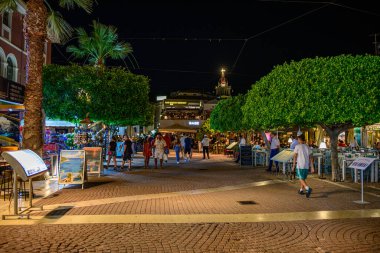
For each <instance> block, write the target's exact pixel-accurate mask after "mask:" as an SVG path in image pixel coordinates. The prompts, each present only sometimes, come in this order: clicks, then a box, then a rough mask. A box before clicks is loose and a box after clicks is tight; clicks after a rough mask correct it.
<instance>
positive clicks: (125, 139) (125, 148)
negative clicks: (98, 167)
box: [106, 135, 133, 170]
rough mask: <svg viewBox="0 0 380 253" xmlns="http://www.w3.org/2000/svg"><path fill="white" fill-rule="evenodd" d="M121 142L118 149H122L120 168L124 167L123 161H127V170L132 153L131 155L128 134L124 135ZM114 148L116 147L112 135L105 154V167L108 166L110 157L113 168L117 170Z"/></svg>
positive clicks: (130, 163)
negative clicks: (106, 158)
mask: <svg viewBox="0 0 380 253" xmlns="http://www.w3.org/2000/svg"><path fill="white" fill-rule="evenodd" d="M123 142H124V143H123V146H120V149H122V151H123V161H122V163H121V169H124V165H125V163H126V162H128V170H131V167H132V155H133V149H132V140H131V139H130V138H129V136H128V135H124V137H123ZM116 149H117V142H116V136H112V139H111V141H110V144H109V146H108V154H107V155H108V160H107V167H106V168H107V169H108V168H109V165H110V162H111V159H113V164H114V170H118V167H117V161H116ZM120 151H121V150H120Z"/></svg>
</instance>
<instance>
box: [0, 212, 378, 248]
mask: <svg viewBox="0 0 380 253" xmlns="http://www.w3.org/2000/svg"><path fill="white" fill-rule="evenodd" d="M0 238H1V241H0V252H4V253H5V252H6V253H11V252H41V253H44V252H292V253H297V252H300V253H304V252H317V253H321V252H325V253H327V252H330V253H333V252H342V253H347V252H380V219H346V220H329V221H303V222H270V223H232V224H228V223H219V224H86V225H37V226H32V227H31V226H3V227H0Z"/></svg>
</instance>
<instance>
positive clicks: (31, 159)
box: [1, 149, 48, 181]
mask: <svg viewBox="0 0 380 253" xmlns="http://www.w3.org/2000/svg"><path fill="white" fill-rule="evenodd" d="M1 155H2V157H4V159H5V160H6V161H7V162H8V163H9V164H10V165H11V167H12V168H13V169H14V170H15V171H16V173H17V175H19V176H20V177H21V179H22V180H23V181H26V180H28V179H30V178H33V177H36V176H39V175H41V174H43V173H45V172H46V171H47V170H48V168H47V167H46V165H45V163H44V161H43V160H42V159H41V157H40V156H39V155H37V154H36V153H34V152H33V151H32V150H29V149H24V150H18V151H5V152H3V153H2V154H1Z"/></svg>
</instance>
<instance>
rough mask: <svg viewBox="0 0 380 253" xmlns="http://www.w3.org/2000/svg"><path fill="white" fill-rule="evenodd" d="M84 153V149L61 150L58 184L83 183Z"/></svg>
mask: <svg viewBox="0 0 380 253" xmlns="http://www.w3.org/2000/svg"><path fill="white" fill-rule="evenodd" d="M85 159H86V154H85V151H84V150H61V157H60V160H59V173H58V183H59V184H83V183H84V170H85V164H86V163H85Z"/></svg>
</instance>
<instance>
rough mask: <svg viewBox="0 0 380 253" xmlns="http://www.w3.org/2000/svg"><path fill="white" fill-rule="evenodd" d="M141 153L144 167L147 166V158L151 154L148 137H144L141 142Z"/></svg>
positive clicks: (148, 158)
mask: <svg viewBox="0 0 380 253" xmlns="http://www.w3.org/2000/svg"><path fill="white" fill-rule="evenodd" d="M143 145H144V146H143V155H144V168H145V169H148V168H149V160H150V157H151V156H152V144H151V142H150V139H149V138H148V137H146V138H145V140H144V143H143Z"/></svg>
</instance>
